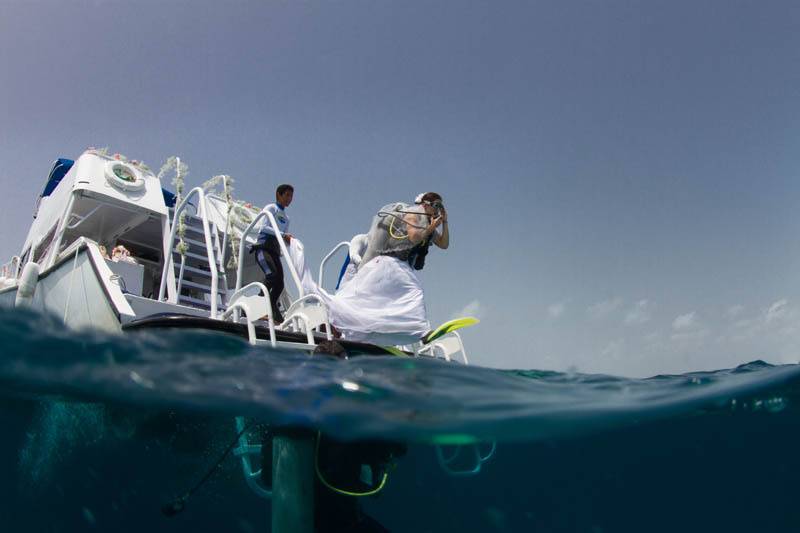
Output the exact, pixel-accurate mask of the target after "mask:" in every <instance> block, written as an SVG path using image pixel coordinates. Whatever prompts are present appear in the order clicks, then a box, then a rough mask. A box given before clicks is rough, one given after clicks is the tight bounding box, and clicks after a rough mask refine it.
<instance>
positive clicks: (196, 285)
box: [181, 280, 228, 294]
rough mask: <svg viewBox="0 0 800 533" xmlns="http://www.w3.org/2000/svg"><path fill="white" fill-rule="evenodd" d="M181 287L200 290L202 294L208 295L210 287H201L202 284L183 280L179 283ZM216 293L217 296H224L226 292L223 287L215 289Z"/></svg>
mask: <svg viewBox="0 0 800 533" xmlns="http://www.w3.org/2000/svg"><path fill="white" fill-rule="evenodd" d="M181 287H190V288H192V289H201V290H202V291H204V292H207V293H210V292H211V286H210V285H203V284H202V283H195V282H193V281H187V280H183V281H182V282H181ZM217 292H218V293H219V294H226V293H227V292H228V291H227V290H225V288H224V287H217Z"/></svg>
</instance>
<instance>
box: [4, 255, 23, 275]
mask: <svg viewBox="0 0 800 533" xmlns="http://www.w3.org/2000/svg"><path fill="white" fill-rule="evenodd" d="M19 267H20V258H19V256H18V255H15V256H12V257H11V261H9V262H8V263H6V264H5V265H3V266H2V271H3V274H2V275H3V276H4V277H6V278H10V277H12V276H13V278H14V279H18V278H19Z"/></svg>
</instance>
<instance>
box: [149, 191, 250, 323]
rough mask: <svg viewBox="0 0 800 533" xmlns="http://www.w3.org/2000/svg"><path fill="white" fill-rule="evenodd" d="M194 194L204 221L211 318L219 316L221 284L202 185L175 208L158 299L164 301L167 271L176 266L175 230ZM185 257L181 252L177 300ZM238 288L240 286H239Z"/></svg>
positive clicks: (176, 281) (190, 192)
mask: <svg viewBox="0 0 800 533" xmlns="http://www.w3.org/2000/svg"><path fill="white" fill-rule="evenodd" d="M193 196H197V198H198V201H197V216H198V217H199V218H200V220H201V222H202V223H203V237H204V240H205V245H206V257H207V259H208V269H209V274H210V276H211V295H210V297H211V301H210V304H211V318H217V298H218V294H217V288H218V286H219V272H218V265H217V260H216V257H215V256H214V246H213V243H212V241H211V231H210V229H209V223H208V206H207V205H206V197H205V193H204V192H203V188H202V187H195V188H194V189H192V190H191V191H189V192H188V193H187V194H186V197H185V198H184V199H183V200H182V201H181V203H180V205H178V207H176V208H175V213H174V214H173V216H172V229H171V230H170V234H169V240H168V241H167V244H166V246H165V247H164V270H163V271H162V272H161V287H160V288H159V290H158V300H159V301H164V292H165V291H166V288H167V273H168V272H169V269H170V268H174V261H173V259H172V247H173V244H174V242H175V232H176V231H177V229H178V222H179V220H180V216H181V213H183V211H184V210H185V209H186V208H187V207H188V206H189V200H191V199H192V197H193ZM184 262H185V257H184V256H183V254H181V270H180V273H179V275H178V279H177V280H175V285H176V291H175V294H176V300H177V295H178V294H179V291H180V286H181V284H182V282H183V271H184ZM237 288H238V287H237Z"/></svg>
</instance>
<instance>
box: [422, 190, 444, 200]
mask: <svg viewBox="0 0 800 533" xmlns="http://www.w3.org/2000/svg"><path fill="white" fill-rule="evenodd" d="M422 201H423V202H436V201H439V202H442V201H443V199H442V195H441V194H439V193H437V192H426V193H425V194H423V195H422Z"/></svg>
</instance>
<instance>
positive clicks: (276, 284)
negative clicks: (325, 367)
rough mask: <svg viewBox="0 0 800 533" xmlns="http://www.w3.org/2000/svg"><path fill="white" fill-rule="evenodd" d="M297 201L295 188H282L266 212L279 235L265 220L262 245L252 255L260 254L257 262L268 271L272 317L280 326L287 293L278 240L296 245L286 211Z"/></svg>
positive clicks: (267, 282)
mask: <svg viewBox="0 0 800 533" xmlns="http://www.w3.org/2000/svg"><path fill="white" fill-rule="evenodd" d="M293 198H294V187H292V186H291V185H289V184H286V183H285V184H283V185H279V186H278V188H277V189H276V190H275V203H273V204H269V205H268V206H266V207H265V208H264V209H263V211H264V212H269V213H272V216H273V217H274V218H275V222H276V223H277V224H278V232H279V235H275V231H274V230H273V229H272V225H271V224H270V222H269V220H268V219H266V218H265V219H264V223H263V224H262V225H261V231H259V233H258V241H257V242H256V244H255V245H254V246H253V249H252V251H253V252H255V254H256V262H257V263H258V266H259V267H260V268H261V270H263V271H264V285H266V287H267V290H269V301H270V303H271V304H272V317H273V319H274V320H275V323H276V324H280V323H281V322H283V314H282V313H281V310H280V309H279V308H278V298H280V296H281V293H282V292H283V264H282V263H281V248H280V245H279V244H278V237H280V238H282V239H283V240H284V242H285V243H286V245H287V246H288V245H289V243H290V242H291V241H292V234H291V233H288V232H287V230H288V229H289V216H288V215H287V214H286V208H287V207H289V204H291V203H292V199H293Z"/></svg>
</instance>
